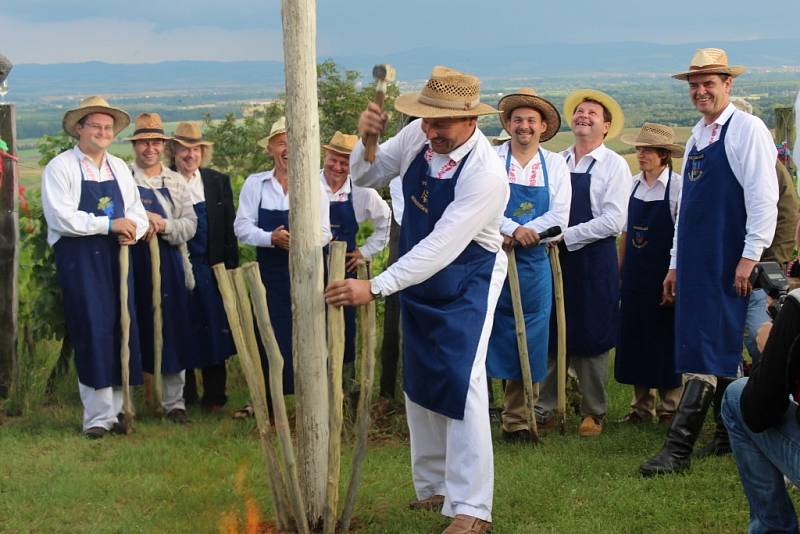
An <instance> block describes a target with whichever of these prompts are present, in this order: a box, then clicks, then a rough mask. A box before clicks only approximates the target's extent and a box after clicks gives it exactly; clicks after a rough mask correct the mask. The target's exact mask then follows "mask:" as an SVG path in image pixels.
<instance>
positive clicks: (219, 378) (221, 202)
mask: <svg viewBox="0 0 800 534" xmlns="http://www.w3.org/2000/svg"><path fill="white" fill-rule="evenodd" d="M212 150H213V143H211V142H209V141H206V140H204V139H203V138H202V134H201V132H200V127H199V126H198V125H197V124H194V123H190V122H182V123H180V124H179V125H178V127H177V128H176V129H175V135H174V136H173V138H172V139H171V140H170V141H169V142H168V143H167V150H166V153H167V162H168V163H169V165H170V167H172V168H173V170H177V171H178V172H179V173H180V174H181V175H182V176H183V178H184V179H185V180H186V183H187V185H188V186H189V194H190V197H191V201H192V205H193V206H194V211H195V213H196V214H197V231H196V232H195V234H194V237H193V238H192V239H191V240H189V242H188V243H187V246H188V249H189V259H190V260H191V264H192V272H193V274H194V279H195V287H194V290H193V291H192V294H191V298H190V301H189V318H190V320H191V322H192V340H191V341H192V343H193V349H192V360H191V362H190V371H189V373H188V374H187V376H186V386H185V390H184V398H185V399H186V400H187V402H189V403H192V402H197V400H198V395H197V385H196V382H195V376H194V369H200V370H201V373H202V376H203V397H202V398H201V399H200V403H201V405H202V406H203V408H204V409H206V410H208V411H211V412H218V411H221V410H222V407H223V406H224V405H225V403H226V402H227V401H228V397H227V395H226V394H225V383H226V381H227V374H226V371H225V360H226V358H228V356H230V355H232V354H234V353H235V352H236V349H235V348H234V345H233V338H232V337H231V331H230V327H229V326H228V319H227V318H226V316H225V309H224V308H223V306H222V296H221V295H220V294H219V289H218V288H217V281H216V278H215V277H214V273H213V272H212V271H211V266H212V265H214V264H216V263H223V262H224V263H225V267H226V268H227V269H235V268H236V267H237V266H238V265H239V245H238V243H237V242H236V236H235V235H234V234H233V217H234V209H233V192H232V191H231V180H230V178H229V177H228V175H227V174H222V173H221V172H218V171H215V170H213V169H210V168H208V167H207V166H206V165H208V163H209V162H210V161H211V154H212ZM201 166H202V167H201Z"/></svg>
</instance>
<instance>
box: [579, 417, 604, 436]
mask: <svg viewBox="0 0 800 534" xmlns="http://www.w3.org/2000/svg"><path fill="white" fill-rule="evenodd" d="M602 432H603V421H602V420H600V419H598V418H596V417H595V416H593V415H587V416H585V417H584V418H583V421H581V426H580V427H578V435H580V437H582V438H593V437H595V436H599V435H600V434H602Z"/></svg>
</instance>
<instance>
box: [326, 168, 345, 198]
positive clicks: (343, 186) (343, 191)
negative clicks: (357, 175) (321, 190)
mask: <svg viewBox="0 0 800 534" xmlns="http://www.w3.org/2000/svg"><path fill="white" fill-rule="evenodd" d="M319 178H320V180H321V181H322V185H323V186H324V187H325V192H326V193H328V194H330V195H334V194H336V195H341V194H344V195H349V194H350V190H351V187H350V175H349V174H348V175H347V179H346V180H345V181H344V184H343V185H342V187H340V188H339V189H338V190H337V191H335V192H334V191H333V190H331V186H330V185H328V180H327V179H326V178H325V169H322V170H320V171H319Z"/></svg>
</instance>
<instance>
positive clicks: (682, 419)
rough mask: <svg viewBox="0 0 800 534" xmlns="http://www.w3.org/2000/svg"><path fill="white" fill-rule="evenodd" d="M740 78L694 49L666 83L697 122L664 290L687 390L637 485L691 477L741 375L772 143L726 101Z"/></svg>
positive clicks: (720, 59)
mask: <svg viewBox="0 0 800 534" xmlns="http://www.w3.org/2000/svg"><path fill="white" fill-rule="evenodd" d="M744 71H745V68H744V67H740V66H729V65H728V56H727V54H726V53H725V51H724V50H722V49H720V48H701V49H699V50H697V52H695V55H694V57H692V61H691V65H690V67H689V70H688V71H686V72H682V73H679V74H675V75H673V78H676V79H678V80H686V81H687V82H688V84H689V97H690V99H691V101H692V103H693V104H694V106H695V108H697V111H699V112H700V113H701V114H702V115H703V118H702V119H700V121H699V122H698V123H697V124H696V125H695V127H694V128H692V135H691V137H689V140H688V142H687V143H686V158H685V159H684V164H683V188H682V190H681V202H680V207H679V209H678V219H677V221H676V223H675V227H676V228H675V241H674V246H673V249H672V259H671V262H670V269H669V271H668V272H667V276H666V278H665V279H664V288H663V291H664V295H665V298H673V297H674V298H675V323H676V327H675V352H676V354H675V355H676V360H677V370H678V371H679V372H682V373H684V383H685V386H684V391H683V396H682V397H681V401H680V403H679V404H678V411H677V412H676V414H675V417H674V418H673V420H672V424H671V425H670V428H669V430H668V431H667V438H666V440H665V442H664V446H663V447H662V449H661V451H660V452H659V453H658V454H657V455H655V456H654V457H652V458H650V459H649V460H647V461H646V462H644V463H643V464H642V465H641V466H640V467H639V471H640V472H641V474H642V475H644V476H652V475H657V474H662V473H677V472H680V471H684V470H686V469H688V468H689V464H690V455H691V453H692V450H693V448H694V444H695V441H696V440H697V437H698V435H699V434H700V430H701V429H702V427H703V421H704V420H705V416H706V412H707V411H708V407H709V405H710V404H711V402H712V398H713V397H714V391H715V389H717V390H718V391H720V392H721V391H723V390H724V389H725V388H726V387H727V385H728V384H729V383H730V382H732V381H733V380H734V379H735V378H736V376H737V374H738V372H739V366H740V363H741V359H742V340H743V336H744V324H745V314H746V311H747V301H748V297H749V295H750V293H751V291H752V287H751V286H750V281H749V279H750V273H751V272H752V271H753V267H754V266H755V264H756V263H758V261H759V259H760V258H761V254H762V253H763V251H764V249H766V248H767V247H768V246H769V245H770V243H771V242H772V238H773V235H774V233H775V225H776V222H777V218H778V209H777V203H778V178H777V176H776V174H775V162H776V160H777V157H778V153H777V150H776V149H775V143H774V142H773V140H772V135H771V134H770V133H769V130H767V127H766V126H765V125H764V123H763V122H762V121H761V120H760V119H759V118H757V117H755V116H753V115H749V114H747V113H744V112H741V111H738V110H737V109H736V107H735V106H734V105H733V104H731V102H730V93H731V87H732V85H733V79H734V78H735V77H737V76H739V75H740V74H742V73H743V72H744Z"/></svg>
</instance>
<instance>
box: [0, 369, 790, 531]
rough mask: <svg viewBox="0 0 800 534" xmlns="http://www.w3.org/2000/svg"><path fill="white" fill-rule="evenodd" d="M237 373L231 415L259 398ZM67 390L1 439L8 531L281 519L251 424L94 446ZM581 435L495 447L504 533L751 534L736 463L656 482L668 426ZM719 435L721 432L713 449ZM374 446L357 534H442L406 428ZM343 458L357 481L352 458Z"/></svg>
mask: <svg viewBox="0 0 800 534" xmlns="http://www.w3.org/2000/svg"><path fill="white" fill-rule="evenodd" d="M235 365H236V362H235V361H232V362H229V367H230V368H231V369H232V371H233V372H232V373H231V374H232V379H231V390H232V399H231V401H230V403H229V407H230V408H231V409H233V408H235V407H238V406H239V405H240V403H241V402H243V401H244V400H245V396H246V393H245V389H244V387H243V384H242V380H241V378H240V377H239V376H238V373H237V372H236V371H235V370H234V369H233V367H234V366H235ZM73 378H74V375H73ZM73 378H70V379H68V380H67V382H68V381H69V380H71V379H73ZM75 389H76V388H75ZM63 390H64V392H62V393H61V395H60V396H61V397H62V399H61V402H60V403H58V404H57V405H51V406H47V407H45V408H42V409H39V410H37V411H35V412H34V413H31V414H28V415H26V416H25V417H22V418H10V419H6V422H5V425H4V426H2V427H0V531H2V532H77V531H92V532H226V531H231V530H229V528H230V527H232V526H233V527H235V528H237V529H238V530H239V531H244V530H245V526H246V509H247V507H248V502H250V503H253V504H254V505H255V508H257V509H258V510H259V511H260V517H261V519H262V520H267V519H269V518H271V517H272V512H271V504H270V497H269V490H268V488H267V485H266V477H265V474H264V471H263V468H262V465H263V464H262V462H263V460H262V456H261V451H260V448H259V445H258V441H257V439H256V437H255V432H254V423H253V422H252V420H251V421H247V422H244V423H242V422H237V421H233V420H231V419H230V418H229V417H228V416H227V414H225V415H222V414H217V415H207V414H203V413H201V412H200V411H199V410H192V411H191V412H190V415H191V417H192V420H193V421H192V423H190V424H189V425H188V426H185V427H180V426H176V425H174V424H172V423H168V422H165V421H161V420H157V419H154V418H153V417H152V416H149V415H148V414H147V413H146V410H145V409H144V408H141V404H139V406H140V412H141V415H140V417H139V418H138V419H137V421H136V425H135V432H134V433H133V434H132V435H130V436H125V437H123V436H111V437H108V438H105V439H103V440H100V441H89V440H86V439H84V438H83V437H81V434H80V426H79V423H80V404H79V401H78V398H77V393H76V392H74V391H73V389H72V388H71V387H70V385H69V384H67V383H66V382H65V384H64V388H63ZM609 392H610V410H609V412H610V413H609V420H611V421H613V420H616V419H618V418H620V417H622V416H623V415H624V413H625V412H626V409H627V401H628V395H629V389H628V388H627V387H625V386H621V385H619V384H616V383H615V382H613V380H612V383H611V384H610V386H609ZM400 412H401V413H402V410H400ZM577 423H578V420H577V418H576V417H575V416H573V417H571V419H570V421H569V431H568V434H567V435H566V436H560V435H558V434H553V435H550V436H548V437H546V438H545V442H544V445H542V446H540V447H538V448H531V447H528V446H522V445H509V444H506V443H504V442H501V441H499V440H497V439H495V470H496V472H495V499H494V532H495V533H497V534H504V533H527V532H559V533H561V532H568V533H571V532H575V533H584V532H609V533H619V532H631V533H633V532H674V533H686V532H698V533H699V532H744V531H745V530H746V526H747V517H748V507H747V502H746V500H745V498H744V495H743V493H742V489H741V486H740V484H739V481H738V475H737V472H736V467H735V465H734V463H733V460H732V459H731V458H730V457H726V458H713V459H708V460H702V461H697V462H695V463H694V465H693V467H692V470H691V472H690V473H688V474H686V475H680V476H671V477H660V478H656V479H650V480H646V479H643V478H641V477H640V476H639V475H638V473H637V467H638V465H639V463H640V462H641V461H642V460H643V459H645V458H646V457H648V456H649V455H651V454H652V453H654V452H656V451H657V450H658V448H659V447H660V445H661V442H662V440H663V436H664V432H665V428H664V427H663V426H659V425H655V424H653V425H645V426H638V427H630V426H625V425H621V424H615V423H609V424H607V427H606V430H605V432H604V433H603V435H601V436H600V437H599V438H596V439H581V438H579V437H578V436H577V433H576V426H577ZM495 426H496V425H495ZM494 431H495V433H497V432H498V429H497V428H495V429H494ZM710 431H711V421H710V418H709V420H708V421H707V427H706V429H705V433H706V436H704V437H703V438H701V441H704V440H705V439H707V438H708V434H709V433H710ZM372 435H373V440H372V441H371V443H370V448H369V452H368V455H367V460H366V465H365V469H364V474H363V483H362V486H361V490H360V493H359V500H358V504H357V506H356V518H357V520H358V525H360V528H359V530H358V532H365V533H381V532H388V533H436V532H441V530H442V529H443V528H444V527H445V526H446V525H447V520H446V519H445V518H443V517H442V516H439V515H437V514H434V513H428V512H411V511H409V510H408V509H407V507H406V503H407V502H408V501H409V500H411V499H412V498H413V497H414V494H413V487H412V483H411V473H410V466H409V451H408V444H407V438H406V436H405V427H404V421H403V419H402V416H401V415H395V416H393V417H386V418H383V419H381V420H379V421H377V425H376V426H375V427H374V428H373V433H372ZM344 450H345V453H344V458H343V463H342V467H343V473H349V467H350V451H351V448H350V447H349V446H346V447H345V449H344ZM347 476H348V475H343V479H344V480H343V484H344V482H346V479H347ZM343 492H344V488H343V489H342V493H343ZM794 500H795V502H796V503H797V504H800V499H798V498H797V495H795V496H794ZM233 531H235V530H233Z"/></svg>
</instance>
